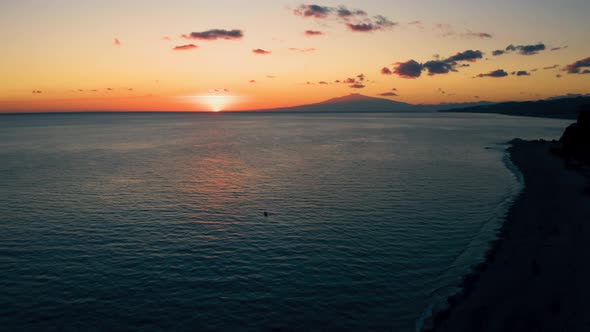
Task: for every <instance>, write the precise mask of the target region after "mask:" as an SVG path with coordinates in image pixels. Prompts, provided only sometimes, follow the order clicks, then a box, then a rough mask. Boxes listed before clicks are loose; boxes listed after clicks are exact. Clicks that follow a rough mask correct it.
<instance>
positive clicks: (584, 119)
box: [559, 104, 590, 163]
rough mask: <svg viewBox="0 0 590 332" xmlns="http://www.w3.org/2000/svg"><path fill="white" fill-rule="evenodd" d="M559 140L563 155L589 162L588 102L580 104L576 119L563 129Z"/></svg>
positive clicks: (589, 123) (589, 120)
mask: <svg viewBox="0 0 590 332" xmlns="http://www.w3.org/2000/svg"><path fill="white" fill-rule="evenodd" d="M559 141H560V142H561V144H562V153H563V154H564V156H565V157H568V158H575V159H578V160H579V161H583V162H585V163H590V104H588V105H582V106H580V108H579V112H578V121H577V122H576V123H574V124H571V125H570V126H569V127H567V128H566V129H565V132H564V133H563V135H562V136H561V138H560V139H559Z"/></svg>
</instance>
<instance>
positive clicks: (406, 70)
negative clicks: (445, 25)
mask: <svg viewBox="0 0 590 332" xmlns="http://www.w3.org/2000/svg"><path fill="white" fill-rule="evenodd" d="M482 57H483V53H482V52H481V51H478V50H476V51H474V50H467V51H463V52H459V53H457V54H455V55H453V56H450V57H449V58H447V59H443V60H441V59H440V56H439V55H436V56H435V60H430V61H427V62H425V63H423V64H421V63H419V62H417V61H415V60H410V61H408V62H404V63H397V67H395V68H394V70H393V73H394V74H397V75H399V76H400V77H403V78H417V77H420V75H421V73H422V71H423V70H426V71H428V75H437V74H448V73H449V72H456V71H457V69H456V68H457V67H459V68H460V67H468V66H469V64H460V63H459V62H460V61H469V62H474V61H476V60H477V59H481V58H482ZM388 70H389V69H388V68H386V67H384V68H382V69H381V73H382V74H385V75H388V73H387V71H388Z"/></svg>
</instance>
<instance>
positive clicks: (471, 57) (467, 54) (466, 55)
mask: <svg viewBox="0 0 590 332" xmlns="http://www.w3.org/2000/svg"><path fill="white" fill-rule="evenodd" d="M481 58H483V53H482V52H481V51H474V50H467V51H464V52H459V53H457V54H455V55H453V56H451V57H449V58H448V59H446V60H445V61H446V62H456V61H469V62H474V61H476V60H477V59H481Z"/></svg>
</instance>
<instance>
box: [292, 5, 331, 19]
mask: <svg viewBox="0 0 590 332" xmlns="http://www.w3.org/2000/svg"><path fill="white" fill-rule="evenodd" d="M333 11H334V8H332V7H324V6H319V5H301V6H299V8H297V9H295V10H293V14H295V15H297V16H303V17H315V18H326V17H328V15H329V14H330V13H332V12H333Z"/></svg>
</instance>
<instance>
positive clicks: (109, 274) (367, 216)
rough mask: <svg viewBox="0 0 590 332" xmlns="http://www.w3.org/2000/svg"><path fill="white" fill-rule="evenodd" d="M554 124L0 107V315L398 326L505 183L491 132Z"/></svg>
mask: <svg viewBox="0 0 590 332" xmlns="http://www.w3.org/2000/svg"><path fill="white" fill-rule="evenodd" d="M569 122H571V121H564V120H554V119H540V118H521V117H507V116H500V115H482V114H477V115H476V114H442V113H441V114H435V113H428V114H252V113H250V114H223V113H219V114H184V113H170V114H165V113H153V114H151V113H122V114H107V113H89V114H23V115H0V198H1V200H0V273H1V275H2V277H1V278H0V326H2V329H3V330H6V331H33V330H43V331H73V330H84V331H93V330H96V331H114V330H139V331H141V330H144V331H172V330H175V331H415V330H416V329H417V328H419V327H420V324H421V322H422V318H424V317H425V316H427V314H428V312H429V310H430V309H432V308H433V307H434V308H436V307H437V306H440V305H441V303H443V302H444V299H445V297H446V296H447V295H449V294H452V293H453V292H454V291H456V286H457V285H458V284H459V283H460V281H461V280H462V278H463V275H464V274H465V273H466V272H467V271H469V269H470V267H471V266H473V265H474V264H476V263H478V262H479V261H480V260H481V259H482V257H483V254H484V253H485V250H486V248H487V243H488V241H489V240H491V239H493V237H494V234H495V231H496V230H497V228H498V227H499V225H500V223H501V222H502V220H503V217H504V215H505V213H506V211H507V209H508V207H509V205H510V203H511V202H512V200H513V199H514V198H515V196H516V195H517V194H518V192H519V190H520V189H521V188H522V183H521V182H520V181H519V177H518V171H516V170H514V169H513V168H512V167H511V163H510V161H509V160H508V158H507V156H506V153H505V148H506V147H507V146H506V144H505V143H506V142H507V141H509V140H510V139H512V138H516V137H518V138H523V139H558V138H559V136H560V134H561V133H562V131H563V130H564V128H565V126H566V125H567V124H568V123H569ZM265 212H266V213H267V214H268V215H267V216H265V215H264V214H265Z"/></svg>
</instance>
